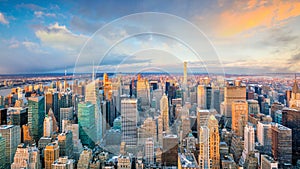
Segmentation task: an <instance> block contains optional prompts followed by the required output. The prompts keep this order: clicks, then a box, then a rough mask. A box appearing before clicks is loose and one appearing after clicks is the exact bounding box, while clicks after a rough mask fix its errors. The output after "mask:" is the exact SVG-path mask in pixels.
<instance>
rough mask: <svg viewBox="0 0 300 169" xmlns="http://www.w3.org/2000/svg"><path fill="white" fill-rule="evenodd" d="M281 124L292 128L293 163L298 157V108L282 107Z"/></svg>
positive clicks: (299, 151) (299, 137) (299, 154)
mask: <svg viewBox="0 0 300 169" xmlns="http://www.w3.org/2000/svg"><path fill="white" fill-rule="evenodd" d="M282 125H284V126H286V127H288V128H290V129H291V130H292V139H293V164H296V162H297V160H298V159H300V134H299V133H300V110H295V109H283V110H282Z"/></svg>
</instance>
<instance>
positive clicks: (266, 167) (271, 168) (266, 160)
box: [260, 155, 278, 169]
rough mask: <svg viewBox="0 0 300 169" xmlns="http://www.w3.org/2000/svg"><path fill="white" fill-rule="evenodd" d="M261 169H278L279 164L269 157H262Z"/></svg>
mask: <svg viewBox="0 0 300 169" xmlns="http://www.w3.org/2000/svg"><path fill="white" fill-rule="evenodd" d="M260 159H261V161H260V168H262V169H278V162H277V161H275V160H274V159H273V158H272V157H270V156H268V155H261V156H260Z"/></svg>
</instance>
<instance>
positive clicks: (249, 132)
mask: <svg viewBox="0 0 300 169" xmlns="http://www.w3.org/2000/svg"><path fill="white" fill-rule="evenodd" d="M254 141H255V137H254V128H253V126H251V125H246V126H245V127H244V150H243V154H242V157H241V159H240V162H239V163H240V165H244V163H245V161H246V158H247V157H248V155H249V153H250V152H251V151H253V150H254V146H255V142H254Z"/></svg>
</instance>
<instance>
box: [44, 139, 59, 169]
mask: <svg viewBox="0 0 300 169" xmlns="http://www.w3.org/2000/svg"><path fill="white" fill-rule="evenodd" d="M44 156H45V159H44V160H45V169H52V163H53V162H54V161H55V160H57V159H58V158H59V146H58V143H57V142H52V143H49V144H48V145H47V146H46V148H45V149H44Z"/></svg>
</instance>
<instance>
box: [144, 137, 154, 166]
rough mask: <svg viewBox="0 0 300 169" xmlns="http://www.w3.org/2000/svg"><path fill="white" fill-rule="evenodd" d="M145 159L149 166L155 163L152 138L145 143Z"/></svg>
mask: <svg viewBox="0 0 300 169" xmlns="http://www.w3.org/2000/svg"><path fill="white" fill-rule="evenodd" d="M145 158H146V163H147V164H153V163H154V141H153V139H152V138H148V139H147V141H146V143H145Z"/></svg>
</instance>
